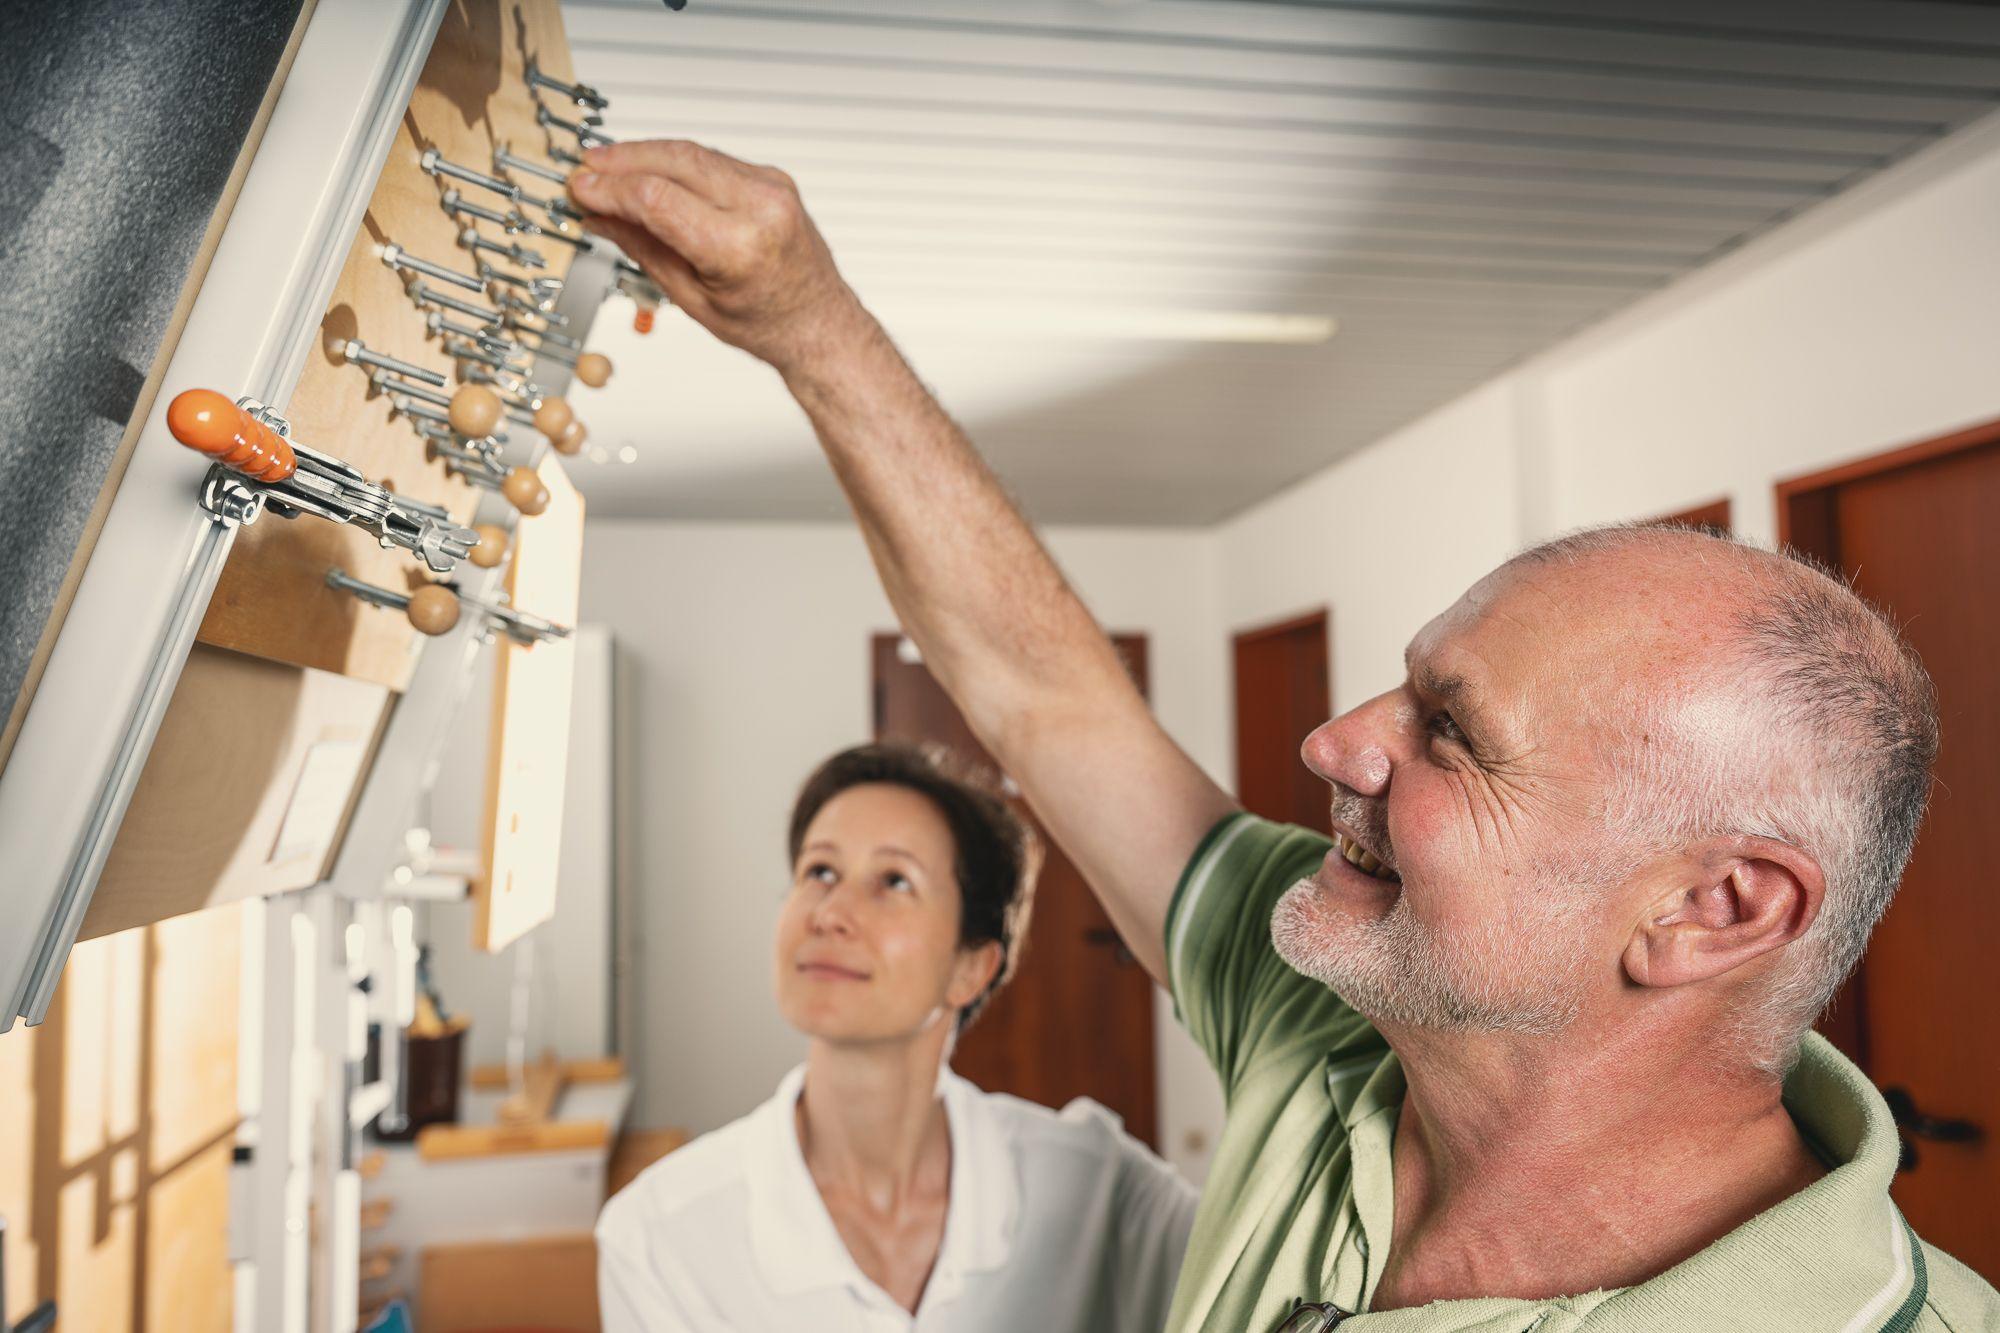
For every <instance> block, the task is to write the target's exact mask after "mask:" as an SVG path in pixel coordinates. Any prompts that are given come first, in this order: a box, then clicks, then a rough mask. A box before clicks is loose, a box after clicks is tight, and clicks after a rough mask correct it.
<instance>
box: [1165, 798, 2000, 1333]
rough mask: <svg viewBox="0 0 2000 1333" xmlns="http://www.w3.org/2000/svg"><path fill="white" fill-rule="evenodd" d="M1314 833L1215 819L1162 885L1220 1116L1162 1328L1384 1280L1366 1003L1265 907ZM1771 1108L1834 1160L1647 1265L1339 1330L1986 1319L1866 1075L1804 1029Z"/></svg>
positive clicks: (1963, 1331) (1799, 1325)
mask: <svg viewBox="0 0 2000 1333" xmlns="http://www.w3.org/2000/svg"><path fill="white" fill-rule="evenodd" d="M1330 845H1331V844H1330V843H1329V841H1328V840H1327V838H1326V837H1325V836H1324V835H1321V834H1317V833H1312V832H1309V831H1307V830H1305V829H1301V828H1293V827H1290V826H1287V825H1282V824H1272V823H1269V822H1267V821H1265V820H1262V819H1258V818H1257V817H1255V816H1254V815H1247V814H1237V815H1232V816H1230V817H1229V818H1227V819H1225V820H1223V821H1222V823H1220V824H1218V825H1217V826H1216V827H1215V828H1214V829H1213V830H1211V831H1210V832H1209V834H1208V836H1207V837H1206V838H1205V839H1204V840H1203V842H1202V844H1201V846H1200V847H1199V848H1198V849H1196V851H1195V854H1194V857H1193V859H1192V860H1190V861H1189V862H1188V866H1187V869H1186V870H1185V871H1183V872H1182V875H1181V882H1180V884H1179V886H1178V887H1177V888H1176V889H1175V891H1174V901H1173V905H1172V907H1171V908H1170V909H1169V911H1168V914H1167V966H1168V974H1169V980H1170V981H1171V983H1172V986H1173V993H1174V1006H1175V1011H1176V1013H1177V1014H1178V1015H1179V1016H1180V1020H1181V1022H1182V1023H1183V1024H1185V1025H1186V1027H1187V1029H1188V1031H1189V1032H1190V1033H1192V1034H1193V1035H1194V1038H1195V1040H1196V1041H1198V1042H1199V1043H1200V1044H1201V1047H1202V1049H1203V1050H1204V1051H1206V1052H1207V1053H1208V1058H1209V1060H1210V1062H1211V1063H1212V1064H1214V1066H1215V1070H1216V1073H1217V1074H1219V1075H1220V1076H1221V1078H1222V1088H1223V1094H1224V1097H1225V1099H1226V1101H1227V1105H1228V1120H1227V1123H1226V1124H1225V1126H1224V1128H1223V1132H1222V1139H1221V1142H1220V1143H1219V1144H1218V1145H1217V1147H1216V1154H1215V1160H1214V1162H1213V1164H1212V1166H1211V1167H1210V1171H1209V1177H1208V1184H1207V1186H1206V1188H1205V1189H1204V1191H1203V1194H1202V1201H1201V1209H1200V1211H1199V1212H1198V1213H1197V1214H1196V1215H1195V1226H1194V1235H1193V1238H1192V1239H1191V1240H1190V1242H1189V1244H1188V1252H1187V1259H1186V1262H1185V1264H1184V1266H1183V1267H1182V1269H1181V1278H1180V1286H1179V1287H1178V1288H1177V1290H1176V1292H1175V1295H1174V1304H1173V1310H1172V1313H1171V1315H1170V1316H1169V1318H1168V1323H1167V1327H1168V1329H1169V1330H1170V1331H1171V1333H1182V1331H1183V1330H1194V1329H1204V1330H1216V1331H1217V1333H1221V1331H1222V1330H1228V1333H1263V1331H1264V1330H1267V1329H1270V1328H1272V1327H1273V1326H1275V1325H1276V1324H1277V1322H1278V1321H1279V1319H1280V1318H1282V1317H1283V1315H1284V1313H1285V1311H1286V1310H1287V1309H1288V1308H1290V1306H1291V1303H1292V1301H1293V1300H1294V1299H1295V1298H1301V1297H1302V1298H1304V1299H1306V1300H1309V1301H1332V1302H1333V1303H1335V1304H1336V1305H1339V1306H1341V1307H1342V1308H1344V1309H1348V1310H1357V1311H1366V1310H1367V1309H1368V1306H1369V1302H1370V1298H1371V1297H1372V1296H1373V1295H1374V1292H1375V1286H1376V1284H1377V1283H1378V1282H1379V1281H1380V1280H1381V1276H1382V1267H1383V1262H1384V1260H1385V1259H1386V1258H1387V1256H1388V1250H1389V1238H1390V1235H1391V1229H1390V1220H1391V1214H1392V1210H1393V1206H1394V1196H1393V1193H1392V1188H1391V1172H1390V1147H1391V1142H1392V1140H1393V1137H1394V1134H1395V1128H1396V1116H1397V1114H1398V1112H1399V1110H1400V1108H1401V1106H1402V1101H1403V1086H1404V1085H1403V1072H1402V1067H1401V1066H1400V1065H1399V1064H1398V1063H1397V1060H1396V1056H1395V1054H1394V1053H1393V1052H1392V1051H1390V1049H1389V1047H1388V1044H1387V1043H1386V1042H1385V1041H1384V1040H1383V1039H1382V1036H1381V1034H1380V1033H1378V1032H1376V1031H1375V1029H1374V1028H1373V1027H1372V1026H1371V1025H1370V1024H1369V1023H1368V1021H1367V1020H1366V1019H1364V1018H1362V1017H1361V1015H1359V1014H1357V1013H1356V1012H1355V1011H1354V1010H1353V1009H1351V1008H1349V1007H1348V1006H1347V1005H1346V1004H1345V1003H1344V1002H1342V1001H1341V1000H1340V999H1339V998H1338V997H1337V996H1335V995H1334V994H1333V992H1332V991H1330V990H1328V989H1327V988H1326V987H1325V986H1323V985H1321V984H1320V983H1318V982H1316V981H1312V980H1310V979H1308V978H1306V977H1303V976H1301V975H1299V974H1298V973H1297V972H1294V971H1293V970H1292V969H1291V968H1290V967H1289V966H1288V965H1287V964H1286V963H1285V962H1284V960H1283V959H1281V958H1279V957H1278V954H1277V952H1276V950H1275V949H1273V947H1272V945H1271V909H1272V907H1273V906H1274V905H1275V904H1276V902H1277V900H1278V898H1279V897H1280V895H1282V894H1283V893H1284V891H1285V890H1286V889H1287V888H1289V887H1291V885H1293V884H1295V883H1297V882H1298V881H1299V880H1300V879H1302V878H1304V877H1305V876H1307V875H1310V874H1311V873H1312V872H1313V871H1314V870H1315V869H1317V868H1318V866H1319V863H1320V861H1321V859H1322V858H1323V857H1324V856H1325V855H1326V852H1327V850H1328V848H1329V846H1330ZM1785 1105H1786V1107H1787V1109H1789V1110H1790V1111H1791V1114H1792V1118H1793V1119H1794V1120H1796V1121H1797V1122H1798V1125H1799V1128H1800V1129H1801V1130H1802V1131H1803V1132H1804V1133H1805V1134H1806V1136H1807V1137H1808V1138H1809V1139H1810V1140H1811V1141H1812V1142H1813V1144H1814V1145H1815V1147H1817V1148H1818V1150H1819V1151H1820V1153H1821V1155H1822V1156H1823V1157H1824V1158H1825V1160H1826V1161H1827V1162H1829V1163H1831V1164H1832V1167H1833V1169H1832V1170H1830V1171H1829V1172H1828V1173H1827V1174H1826V1175H1825V1176H1823V1177H1822V1178H1821V1179H1819V1180H1817V1181H1815V1182H1814V1183H1813V1184H1811V1185H1809V1186H1807V1187H1806V1188H1805V1189H1803V1190H1801V1191H1799V1192H1798V1193H1797V1194H1795V1195H1793V1196H1792V1197H1791V1198H1789V1199H1786V1200H1785V1201H1784V1202H1783V1203H1780V1204H1778V1205H1777V1206H1776V1207H1773V1208H1771V1209H1769V1210H1767V1211H1765V1212H1763V1213H1760V1214H1758V1215H1757V1216H1756V1217H1754V1218H1752V1219H1750V1220H1749V1221H1748V1222H1746V1223H1744V1224H1743V1225H1742V1226H1740V1227H1738V1228H1737V1229H1736V1230H1734V1231H1732V1232H1730V1233H1729V1234H1728V1235H1726V1236H1724V1237H1723V1238H1722V1239H1720V1240H1718V1241H1716V1242H1715V1243H1714V1244H1713V1245H1710V1246H1709V1247H1708V1248H1707V1249H1704V1250H1702V1251H1701V1252H1700V1253H1698V1254H1696V1255H1694V1256H1693V1257H1691V1258H1689V1259H1686V1260H1684V1261H1682V1262H1681V1263H1678V1264H1675V1265H1674V1266H1673V1267H1672V1268H1670V1269H1668V1270H1667V1271H1666V1272H1664V1273H1661V1274H1660V1275H1659V1276H1657V1277H1654V1278H1651V1279H1649V1280H1647V1281H1645V1282H1642V1283H1640V1284H1638V1285H1637V1286H1632V1287H1625V1288H1620V1289H1617V1290H1612V1291H1593V1292H1587V1293H1582V1294H1579V1295H1575V1296H1565V1297H1562V1298H1561V1299H1558V1300H1548V1301H1530V1300H1515V1299H1512V1298H1505V1297H1493V1298H1481V1299H1472V1300H1457V1301H1438V1302H1435V1303H1433V1304H1430V1305H1426V1306H1422V1307H1419V1308H1415V1309H1406V1310H1385V1311H1381V1312H1379V1313H1372V1314H1371V1313H1364V1314H1361V1315H1359V1316H1358V1317H1356V1318H1354V1319H1351V1320H1346V1321H1343V1322H1342V1324H1341V1329H1342V1333H1346V1330H1347V1329H1349V1328H1352V1329H1354V1330H1356V1333H1364V1330H1365V1333H1418V1331H1419V1330H1422V1331H1423V1333H1443V1331H1444V1330H1451V1331H1452V1333H1526V1330H1530V1329H1532V1330H1534V1333H1569V1330H1572V1329H1586V1330H1590V1331H1591V1333H1599V1331H1600V1330H1603V1331H1606V1333H1609V1331H1610V1330H1633V1333H1640V1331H1642V1330H1643V1331H1644V1333H1658V1330H1665V1329H1698V1330H1722V1329H1744V1330H1751V1329H1754V1330H1784V1329H1812V1330H1826V1331H1827V1333H1877V1331H1878V1330H1884V1331H1889V1333H1902V1331H1903V1330H1922V1331H1924V1333H1930V1331H1932V1330H1936V1331H1937V1333H1971V1331H1972V1330H1975V1329H1977V1330H1991V1329H2000V1295H1996V1294H1995V1292H1994V1290H1993V1288H1991V1287H1990V1286H1988V1285H1987V1284H1986V1283H1985V1282H1983V1281H1981V1280H1980V1279H1979V1277H1978V1276H1977V1275H1975V1274H1974V1273H1973V1272H1972V1271H1971V1270H1970V1269H1968V1268H1966V1267H1965V1266H1964V1265H1963V1264H1960V1263H1959V1262H1958V1261H1956V1260H1954V1259H1952V1258H1951V1257H1950V1256H1949V1255H1946V1254H1944V1253H1943V1252H1942V1251H1939V1250H1936V1249H1933V1248H1932V1247H1930V1246H1928V1245H1925V1244H1923V1243H1922V1242H1920V1241H1919V1240H1918V1239H1917V1238H1916V1236H1915V1234H1914V1233H1913V1232H1912V1231H1911V1230H1910V1228H1909V1224H1908V1223H1906V1222H1904V1221H1903V1218H1902V1215H1901V1214H1900V1213H1898V1212H1897V1210H1896V1208H1895V1205H1893V1204H1892V1203H1890V1201H1889V1181H1890V1178H1891V1176H1892V1175H1893V1174H1894V1172H1895V1169H1896V1155H1897V1153H1896V1134H1895V1128H1894V1126H1893V1125H1892V1124H1891V1122H1890V1119H1889V1110H1888V1107H1887V1106H1886V1105H1884V1104H1883V1101H1882V1098H1881V1097H1880V1096H1879V1095H1878V1094H1877V1093H1876V1091H1875V1089H1874V1088H1873V1087H1872V1086H1871V1085H1870V1084H1869V1082H1868V1080H1867V1079H1866V1078H1864V1077H1863V1076H1862V1074H1861V1071H1860V1070H1858V1069H1856V1068H1855V1067H1854V1066H1853V1065H1852V1064H1850V1063H1849V1062H1848V1061H1847V1060H1846V1059H1845V1058H1843V1057H1842V1056H1841V1055H1840V1054H1839V1053H1838V1052H1837V1051H1835V1050H1834V1049H1833V1047H1832V1046H1830V1045H1828V1044H1827V1042H1826V1041H1825V1040H1823V1039H1822V1038H1820V1037H1819V1036H1817V1035H1814V1036H1812V1037H1809V1038H1808V1039H1807V1042H1806V1046H1805V1052H1804V1055H1803V1057H1802V1058H1801V1059H1800V1061H1799V1064H1798V1067H1797V1069H1795V1070H1794V1071H1793V1073H1792V1074H1791V1076H1790V1077H1789V1078H1788V1079H1787V1080H1786V1082H1785Z"/></svg>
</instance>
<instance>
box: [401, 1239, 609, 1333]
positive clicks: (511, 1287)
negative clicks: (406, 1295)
mask: <svg viewBox="0 0 2000 1333" xmlns="http://www.w3.org/2000/svg"><path fill="white" fill-rule="evenodd" d="M422 1262H423V1278H422V1281H421V1283H420V1285H419V1286H418V1289H417V1317H418V1318H419V1319H420V1320H421V1321H422V1324H423V1328H424V1333H474V1331H475V1330H478V1331H480V1333H483V1331H484V1330H488V1329H498V1328H537V1329H548V1330H551V1333H553V1331H554V1330H557V1329H561V1330H565V1333H568V1331H569V1330H574V1331H575V1333H589V1331H592V1330H595V1329H596V1328H597V1327H598V1326H599V1325H598V1310H597V1244H596V1242H595V1241H593V1240H592V1239H591V1238H590V1237H589V1236H587V1235H583V1236H551V1237H549V1238H547V1239H545V1240H523V1241H481V1242H477V1243H470V1244H464V1245H431V1246H426V1247H425V1249H424V1253H423V1261H422Z"/></svg>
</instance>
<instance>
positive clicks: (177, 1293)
mask: <svg viewBox="0 0 2000 1333" xmlns="http://www.w3.org/2000/svg"><path fill="white" fill-rule="evenodd" d="M240 932H241V921H240V919H239V914H238V912H237V911H236V910H235V909H234V908H226V909H221V910H217V911H211V912H202V913H199V914H197V915H193V916H188V917H184V918H182V919H180V920H178V921H171V922H165V923H162V924H160V925H157V926H149V927H146V928H144V929H140V930H133V931H126V932H123V933H121V934H117V935H112V936H108V937H106V938H103V939H98V940H92V941H90V942H88V943H85V944H80V945H78V946H77V948H76V950H75V952H74V953H73V954H72V955H71V956H70V961H69V966H68V968H67V969H66V970H65V972H64V974H63V982H62V986H61V988H60V989H59V990H58V992H57V995H56V1000H55V1004H54V1005H53V1007H52V1008H51V1009H50V1011H49V1016H48V1019H47V1021H46V1022H44V1023H42V1024H41V1025H40V1026H39V1027H33V1028H20V1029H17V1030H16V1031H14V1032H11V1033H9V1034H8V1035H6V1036H5V1037H0V1125H6V1126H8V1127H9V1132H8V1133H5V1134H0V1214H4V1215H5V1216H6V1217H7V1219H8V1224H9V1225H8V1233H7V1250H8V1254H7V1258H8V1274H7V1276H8V1287H7V1302H6V1308H5V1309H4V1311H0V1321H11V1320H16V1319H19V1318H21V1317H22V1316H24V1315H25V1314H26V1313H27V1312H28V1311H29V1310H30V1309H31V1308H33V1307H34V1306H35V1305H36V1304H38V1303H39V1302H41V1301H43V1300H46V1299H54V1300H55V1301H56V1302H57V1303H58V1306H59V1309H60V1314H61V1326H62V1327H63V1328H65V1329H104V1330H112V1329H135V1328H151V1329H202V1330H208V1329H216V1330H221V1329H227V1328H228V1327H229V1326H230V1317H231V1271H230V1267H229V1263H228V1260H227V1257H226V1256H225V1254H224V1251H223V1247H224V1238H225V1236H226V1234H227V1222H228V1172H229V1159H230V1151H231V1148H232V1146H233V1143H234V1139H235V1126H236V1013H237V1004H238V997H237V977H238V969H237V955H238V949H239V944H240Z"/></svg>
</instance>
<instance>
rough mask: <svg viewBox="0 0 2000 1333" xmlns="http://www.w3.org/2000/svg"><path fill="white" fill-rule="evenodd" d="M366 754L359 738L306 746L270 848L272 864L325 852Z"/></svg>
mask: <svg viewBox="0 0 2000 1333" xmlns="http://www.w3.org/2000/svg"><path fill="white" fill-rule="evenodd" d="M366 755H367V747H366V746H365V745H364V744H363V743H362V742H361V741H358V740H345V741H320V742H318V743H316V744H314V745H312V746H310V747H308V748H307V750H306V757H305V762H304V763H302V764H301V765H299V780H298V781H297V782H296V783H295V784H293V786H292V799H291V803H290V804H289V805H287V806H286V807H285V818H284V822H283V823H282V824H280V825H279V826H278V841H277V845H276V846H275V847H273V848H272V849H271V862H272V864H274V865H275V864H277V863H279V862H282V861H292V860H296V859H298V858H300V857H307V856H310V857H314V858H321V857H324V856H325V855H326V853H327V849H328V848H330V847H332V846H333V835H334V834H335V833H336V832H338V831H339V829H340V817H341V816H342V815H344V814H346V813H347V798H348V797H349V796H350V795H352V794H353V791H354V779H355V776H356V774H358V773H359V772H360V770H361V761H362V759H363V758H365V757H366Z"/></svg>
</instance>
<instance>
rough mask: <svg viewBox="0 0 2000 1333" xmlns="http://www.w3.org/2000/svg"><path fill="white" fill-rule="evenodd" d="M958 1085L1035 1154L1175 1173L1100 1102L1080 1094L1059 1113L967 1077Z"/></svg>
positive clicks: (995, 1122) (991, 1120)
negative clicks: (1089, 1158)
mask: <svg viewBox="0 0 2000 1333" xmlns="http://www.w3.org/2000/svg"><path fill="white" fill-rule="evenodd" d="M960 1084H961V1086H962V1088H963V1089H964V1095H965V1096H966V1097H967V1098H968V1103H969V1104H970V1105H972V1106H975V1107H977V1108H978V1113H979V1114H981V1115H983V1116H984V1117H986V1118H987V1120H988V1122H989V1123H991V1124H993V1125H995V1126H997V1127H998V1128H1000V1129H1001V1131H1002V1132H1003V1133H1004V1134H1005V1135H1006V1136H1007V1137H1008V1138H1010V1139H1012V1140H1013V1141H1014V1142H1015V1143H1017V1144H1018V1145H1020V1146H1021V1147H1022V1148H1024V1149H1025V1150H1027V1151H1028V1152H1029V1153H1031V1154H1034V1153H1038V1152H1039V1153H1047V1154H1050V1155H1058V1156H1065V1157H1075V1156H1078V1155H1081V1156H1087V1157H1091V1158H1095V1159H1098V1160H1101V1161H1102V1162H1103V1163H1104V1164H1105V1165H1106V1166H1110V1167H1121V1168H1138V1169H1142V1170H1146V1171H1149V1172H1150V1171H1154V1170H1157V1171H1162V1172H1167V1173H1170V1174H1172V1173H1173V1167H1171V1166H1170V1165H1168V1164H1167V1163H1166V1162H1165V1161H1164V1160H1163V1159H1161V1157H1160V1156H1159V1155H1158V1154H1157V1153H1155V1152H1154V1151H1153V1150H1152V1149H1151V1148H1149V1147H1147V1146H1146V1145H1145V1144H1144V1143H1142V1142H1140V1141H1139V1140H1138V1139H1137V1138H1134V1137H1133V1136H1132V1135H1131V1134H1130V1133H1128V1132H1127V1131H1126V1129H1125V1121H1124V1120H1123V1118H1121V1117H1120V1116H1119V1115H1118V1113H1117V1112H1115V1111H1113V1110H1111V1108H1109V1107H1107V1106H1105V1105H1103V1104H1102V1103H1101V1102H1096V1101H1093V1100H1091V1099H1090V1098H1088V1097H1077V1098H1075V1099H1073V1100H1072V1101H1070V1102H1069V1104H1068V1105H1066V1106H1064V1107H1063V1108H1062V1109H1061V1110H1060V1111H1058V1110H1054V1109H1052V1108H1050V1107H1047V1106H1043V1105H1041V1104H1039V1103H1037V1102H1031V1101H1028V1100H1026V1099H1025V1098H1021V1097H1016V1096H1014V1095H1012V1094H1011V1093H1005V1092H987V1091H985V1090H984V1089H982V1088H979V1087H977V1086H975V1085H973V1084H971V1083H968V1082H965V1081H964V1080H963V1079H961V1080H960Z"/></svg>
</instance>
